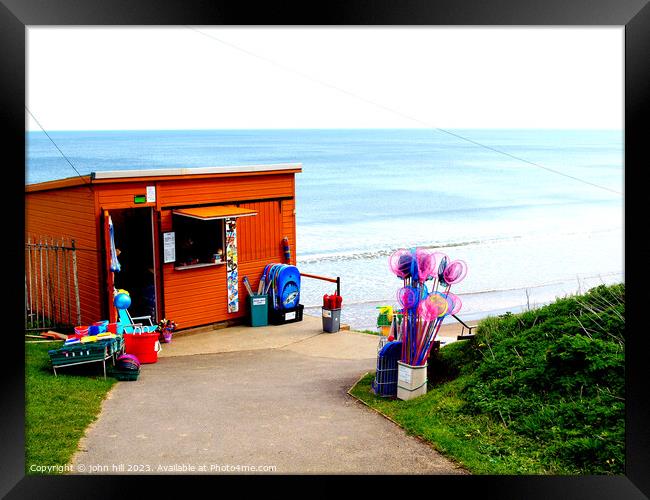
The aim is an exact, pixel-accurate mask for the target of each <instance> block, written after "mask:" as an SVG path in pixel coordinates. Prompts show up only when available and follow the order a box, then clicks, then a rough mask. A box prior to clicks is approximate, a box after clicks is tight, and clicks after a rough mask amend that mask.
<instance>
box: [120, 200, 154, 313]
mask: <svg viewBox="0 0 650 500" xmlns="http://www.w3.org/2000/svg"><path fill="white" fill-rule="evenodd" d="M110 215H111V219H112V221H113V231H114V235H115V248H116V249H117V253H118V260H119V262H120V267H121V269H120V271H119V272H116V273H115V275H114V280H115V282H114V285H115V288H117V289H120V288H123V289H124V290H127V291H128V292H129V294H130V295H131V306H130V307H129V312H130V313H131V316H151V319H152V321H154V322H156V321H157V314H156V313H157V311H156V272H155V264H154V253H153V252H154V250H153V231H152V216H153V214H152V210H151V209H150V208H128V209H122V210H115V209H113V210H111V211H110Z"/></svg>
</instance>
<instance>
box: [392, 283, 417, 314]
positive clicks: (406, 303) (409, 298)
mask: <svg viewBox="0 0 650 500" xmlns="http://www.w3.org/2000/svg"><path fill="white" fill-rule="evenodd" d="M397 302H399V305H400V306H402V307H403V308H405V309H411V308H413V307H415V306H416V305H417V303H418V291H417V290H416V289H415V288H413V287H411V286H405V287H403V288H400V289H399V290H397Z"/></svg>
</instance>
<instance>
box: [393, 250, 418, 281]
mask: <svg viewBox="0 0 650 500" xmlns="http://www.w3.org/2000/svg"><path fill="white" fill-rule="evenodd" d="M412 263H413V256H412V255H411V252H410V251H409V250H406V249H404V248H400V249H399V250H395V251H394V252H393V253H392V254H391V256H390V257H389V258H388V267H390V270H391V271H392V272H393V274H395V276H397V277H398V278H402V279H405V278H407V277H408V276H410V275H411V264H412Z"/></svg>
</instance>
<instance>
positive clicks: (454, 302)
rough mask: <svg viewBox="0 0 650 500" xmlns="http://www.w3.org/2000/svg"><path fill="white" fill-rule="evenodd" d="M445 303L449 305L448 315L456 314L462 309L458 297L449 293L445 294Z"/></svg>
mask: <svg viewBox="0 0 650 500" xmlns="http://www.w3.org/2000/svg"><path fill="white" fill-rule="evenodd" d="M447 302H450V304H451V305H450V307H449V310H450V311H451V312H450V313H449V314H456V313H457V312H458V311H460V308H461V307H463V302H462V301H461V300H460V297H459V296H458V295H454V294H453V293H451V292H449V293H448V294H447Z"/></svg>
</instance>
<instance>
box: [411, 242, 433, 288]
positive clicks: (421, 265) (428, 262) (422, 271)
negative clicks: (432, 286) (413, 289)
mask: <svg viewBox="0 0 650 500" xmlns="http://www.w3.org/2000/svg"><path fill="white" fill-rule="evenodd" d="M415 260H416V261H417V264H418V275H419V281H421V282H425V281H426V280H427V279H429V278H430V277H433V276H434V275H435V269H436V258H435V256H434V255H433V254H432V253H430V252H429V251H428V250H426V249H424V248H417V249H416V250H415Z"/></svg>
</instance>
